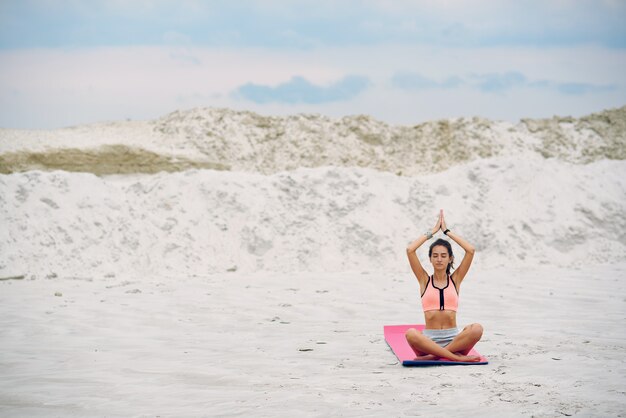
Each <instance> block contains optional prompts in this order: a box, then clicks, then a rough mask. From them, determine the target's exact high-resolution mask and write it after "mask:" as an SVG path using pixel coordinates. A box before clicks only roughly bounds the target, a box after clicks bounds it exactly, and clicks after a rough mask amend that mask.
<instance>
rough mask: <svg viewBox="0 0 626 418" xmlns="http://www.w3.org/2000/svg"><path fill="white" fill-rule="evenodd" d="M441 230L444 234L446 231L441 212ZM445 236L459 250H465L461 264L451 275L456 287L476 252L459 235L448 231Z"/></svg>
mask: <svg viewBox="0 0 626 418" xmlns="http://www.w3.org/2000/svg"><path fill="white" fill-rule="evenodd" d="M441 229H442V230H443V231H444V232H445V231H446V230H447V229H448V228H447V227H446V221H445V219H444V217H443V211H442V215H441ZM446 235H447V236H449V237H450V238H452V240H453V241H454V242H456V243H457V244H459V245H460V246H461V248H463V249H464V250H465V255H464V256H463V260H462V261H461V264H460V265H459V267H457V269H456V270H455V271H454V273H452V278H453V280H454V283H456V285H457V286H459V285H460V284H461V281H463V278H464V277H465V275H466V274H467V272H468V270H469V268H470V266H471V265H472V260H473V259H474V253H475V252H476V250H475V249H474V246H473V245H471V244H470V243H469V242H467V241H465V240H464V239H463V238H461V237H460V236H459V235H457V234H455V233H454V232H452V231H448V233H447V234H446Z"/></svg>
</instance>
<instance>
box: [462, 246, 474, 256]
mask: <svg viewBox="0 0 626 418" xmlns="http://www.w3.org/2000/svg"><path fill="white" fill-rule="evenodd" d="M465 252H468V253H470V254H474V253H475V252H476V248H474V247H472V246H470V247H469V248H468V249H467V250H465Z"/></svg>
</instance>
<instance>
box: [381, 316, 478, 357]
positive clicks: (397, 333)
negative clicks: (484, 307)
mask: <svg viewBox="0 0 626 418" xmlns="http://www.w3.org/2000/svg"><path fill="white" fill-rule="evenodd" d="M409 328H415V329H417V330H419V331H421V330H423V329H424V325H423V324H421V325H385V326H384V329H385V341H387V344H389V347H391V350H393V353H394V354H395V355H396V357H398V360H400V361H401V362H402V365H403V366H434V365H440V366H459V365H466V366H467V365H477V364H487V363H488V361H487V358H486V357H485V356H483V355H481V354H480V353H479V352H478V351H476V350H475V349H472V351H470V352H469V355H470V356H480V361H479V362H476V363H472V362H463V361H451V360H448V359H439V360H413V359H414V358H415V353H414V352H413V349H412V348H411V347H410V346H409V343H408V342H407V341H406V337H405V336H404V334H405V333H406V331H407V330H408V329H409Z"/></svg>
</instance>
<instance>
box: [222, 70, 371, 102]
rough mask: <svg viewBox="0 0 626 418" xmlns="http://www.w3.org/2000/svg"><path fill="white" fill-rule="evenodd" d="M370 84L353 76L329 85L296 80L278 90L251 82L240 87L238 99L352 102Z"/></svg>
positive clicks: (364, 78)
mask: <svg viewBox="0 0 626 418" xmlns="http://www.w3.org/2000/svg"><path fill="white" fill-rule="evenodd" d="M369 84H370V82H369V80H368V78H367V77H363V76H357V75H349V76H346V77H344V78H342V79H341V80H339V81H337V82H335V83H333V84H331V85H329V86H317V85H315V84H313V83H311V82H309V81H308V80H306V79H305V78H303V77H300V76H296V77H293V78H292V79H291V80H289V81H288V82H286V83H282V84H279V85H277V86H275V87H273V86H265V85H261V84H253V83H248V84H244V85H243V86H241V87H239V88H238V89H237V90H236V91H235V92H234V94H235V96H238V97H243V98H245V99H247V100H251V101H253V102H255V103H270V102H282V103H311V104H318V103H329V102H337V101H344V100H349V99H352V98H354V97H355V96H357V95H358V94H359V93H361V92H363V91H364V90H365V89H366V88H367V87H368V85H369Z"/></svg>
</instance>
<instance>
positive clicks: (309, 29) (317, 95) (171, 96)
mask: <svg viewBox="0 0 626 418" xmlns="http://www.w3.org/2000/svg"><path fill="white" fill-rule="evenodd" d="M625 17H626V2H624V1H602V0H600V1H563V0H560V1H550V0H548V1H524V2H519V1H486V0H481V1H445V0H439V1H435V0H419V1H417V0H404V1H350V0H346V1H341V2H338V1H324V0H318V1H276V0H265V1H252V0H247V1H237V2H225V1H185V0H183V1H166V0H160V1H146V0H138V1H133V2H127V1H120V0H110V1H98V0H93V1H78V0H72V1H70V0H65V1H63V0H57V1H54V0H39V1H28V0H27V1H7V0H3V1H1V2H0V127H17V128H54V127H60V126H67V125H74V124H79V123H87V122H95V121H101V120H118V119H148V118H156V117H159V116H161V115H164V114H166V113H169V112H171V111H174V110H177V109H186V108H191V107H199V106H201V107H229V108H234V109H246V110H253V111H256V112H259V113H262V114H270V115H274V114H279V115H284V114H291V113H301V112H304V113H321V114H325V115H328V116H331V117H341V116H344V115H351V114H369V115H372V116H374V117H376V118H378V119H381V120H384V121H387V122H390V123H396V124H414V123H419V122H422V121H424V120H428V119H437V118H448V117H459V116H482V117H488V118H491V119H505V120H511V121H516V120H518V119H519V118H522V117H550V116H552V115H555V114H556V115H574V116H579V115H583V114H586V113H590V112H594V111H599V110H602V109H604V108H610V107H618V106H622V105H624V104H626V76H625V75H624V74H625V73H626V25H624V24H623V21H624V18H625Z"/></svg>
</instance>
